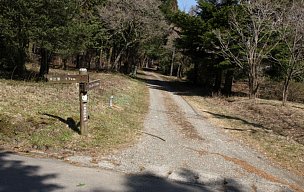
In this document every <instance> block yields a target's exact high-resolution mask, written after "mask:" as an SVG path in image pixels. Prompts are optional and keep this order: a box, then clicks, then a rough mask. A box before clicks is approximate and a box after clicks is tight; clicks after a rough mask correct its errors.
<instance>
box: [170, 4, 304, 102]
mask: <svg viewBox="0 0 304 192" xmlns="http://www.w3.org/2000/svg"><path fill="white" fill-rule="evenodd" d="M303 5H304V4H303V1H301V0H299V1H293V2H292V3H290V2H289V1H285V0H281V1H266V0H255V1H234V0H227V1H210V0H199V1H198V6H197V7H196V8H195V9H193V10H192V12H191V14H185V13H182V12H179V13H178V14H175V16H174V18H175V19H174V22H175V24H176V25H177V26H178V27H179V28H180V29H181V30H180V34H179V35H180V38H178V39H177V41H176V42H177V47H178V48H179V49H180V50H182V52H183V54H185V55H187V56H189V57H190V58H191V60H192V62H193V68H192V69H193V70H192V72H191V71H190V72H191V73H189V75H188V77H189V78H191V79H192V80H193V81H194V82H199V83H200V84H203V85H205V87H209V89H210V88H212V90H213V92H218V90H222V92H224V93H226V94H227V93H228V95H229V92H230V91H231V85H232V79H233V74H235V73H236V72H237V71H241V72H242V73H243V74H245V75H246V76H247V79H248V90H249V98H250V99H255V98H256V97H257V94H258V91H259V87H260V84H261V81H262V79H263V78H264V77H265V71H266V70H268V69H269V67H271V68H272V67H273V68H276V69H277V70H279V72H278V74H281V76H282V78H283V79H284V85H283V91H282V93H283V94H282V97H283V104H285V103H286V101H287V95H288V86H289V84H290V81H291V80H293V79H294V80H300V79H303V77H304V75H303V63H304V62H303V29H304V27H303V25H302V23H303V18H302V17H303ZM223 77H224V78H223ZM223 80H224V83H225V84H224V88H222V87H221V84H222V81H223Z"/></svg>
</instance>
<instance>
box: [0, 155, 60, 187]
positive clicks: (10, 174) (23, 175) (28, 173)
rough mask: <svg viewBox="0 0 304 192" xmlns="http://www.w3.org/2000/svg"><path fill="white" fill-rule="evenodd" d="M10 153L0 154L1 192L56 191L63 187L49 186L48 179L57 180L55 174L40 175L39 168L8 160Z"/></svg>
mask: <svg viewBox="0 0 304 192" xmlns="http://www.w3.org/2000/svg"><path fill="white" fill-rule="evenodd" d="M9 155H10V153H9V152H0V192H17V191H22V192H33V191H48V192H50V191H54V190H59V189H62V188H63V187H62V186H59V185H56V184H48V183H46V181H47V180H48V179H53V178H56V175H55V174H47V175H38V173H37V172H38V170H39V169H40V167H39V166H28V165H24V162H22V161H17V160H7V159H6V157H7V156H9Z"/></svg>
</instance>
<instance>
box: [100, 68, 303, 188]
mask: <svg viewBox="0 0 304 192" xmlns="http://www.w3.org/2000/svg"><path fill="white" fill-rule="evenodd" d="M145 73H146V74H147V76H148V77H149V78H150V79H148V86H149V87H150V89H149V91H150V112H149V114H148V115H147V118H146V120H145V124H144V127H145V128H144V130H143V131H142V133H144V134H143V135H142V136H141V138H140V140H139V142H138V143H137V144H136V145H134V146H132V147H130V148H128V149H125V150H122V151H118V152H117V153H116V154H113V155H110V156H107V157H105V158H104V160H103V161H101V162H100V163H99V165H100V167H103V168H109V169H114V170H118V171H122V172H126V173H135V174H136V173H143V172H147V173H152V174H154V175H156V176H160V177H164V178H169V179H172V180H177V181H180V182H190V183H195V184H202V185H204V186H206V187H209V188H208V190H207V191H229V190H230V191H269V192H270V191H278V192H283V191H303V187H304V186H303V178H298V177H297V176H295V175H292V174H290V173H288V172H285V171H283V170H281V169H278V168H276V167H274V166H272V165H271V164H270V163H269V162H268V161H267V160H266V158H264V157H263V156H262V155H261V154H259V153H257V152H256V151H253V150H252V149H249V148H247V147H245V146H242V145H241V144H240V143H239V142H236V141H234V140H233V139H231V138H229V137H228V136H226V135H225V134H224V132H222V131H221V130H220V129H217V128H214V127H212V126H211V125H210V124H209V123H207V122H206V121H205V119H203V118H202V117H201V116H200V115H198V114H197V113H196V112H195V111H194V110H193V108H192V107H191V106H190V105H189V104H188V103H187V102H186V101H185V100H184V99H183V98H182V97H181V96H179V95H175V94H174V91H173V90H172V89H171V88H170V87H168V86H167V85H166V82H164V81H163V80H162V79H161V77H159V76H158V75H156V74H154V73H151V72H145ZM111 162H117V163H116V164H111ZM206 189H207V188H206Z"/></svg>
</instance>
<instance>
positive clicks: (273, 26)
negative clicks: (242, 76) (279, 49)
mask: <svg viewBox="0 0 304 192" xmlns="http://www.w3.org/2000/svg"><path fill="white" fill-rule="evenodd" d="M277 8H278V7H277V4H276V3H275V2H274V1H268V0H256V1H248V2H247V1H245V3H241V4H240V5H239V6H237V7H236V9H235V10H234V11H233V12H231V16H230V27H231V31H225V32H223V31H221V30H217V31H216V32H215V33H216V35H217V37H218V40H219V42H220V47H221V50H222V54H223V55H224V56H225V57H226V58H227V59H229V60H231V62H233V63H235V64H237V65H238V66H239V67H240V68H242V69H244V70H245V71H246V72H247V75H248V79H249V83H248V84H249V98H251V99H255V98H256V96H257V93H258V89H259V86H260V80H261V76H262V69H263V65H262V64H263V63H262V61H263V59H265V58H266V57H267V55H268V54H269V53H270V51H271V50H273V49H274V48H275V47H276V46H277V44H278V42H279V41H278V39H277V40H276V39H275V38H276V37H277V36H278V27H279V26H280V24H281V19H280V18H281V12H279V11H277ZM234 34H236V35H234Z"/></svg>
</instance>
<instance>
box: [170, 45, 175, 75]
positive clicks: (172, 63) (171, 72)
mask: <svg viewBox="0 0 304 192" xmlns="http://www.w3.org/2000/svg"><path fill="white" fill-rule="evenodd" d="M174 59H175V48H173V53H172V61H171V69H170V76H173V69H174Z"/></svg>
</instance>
